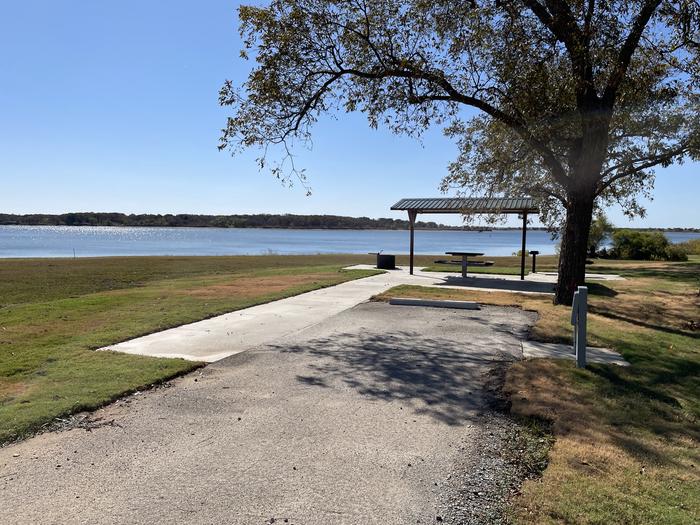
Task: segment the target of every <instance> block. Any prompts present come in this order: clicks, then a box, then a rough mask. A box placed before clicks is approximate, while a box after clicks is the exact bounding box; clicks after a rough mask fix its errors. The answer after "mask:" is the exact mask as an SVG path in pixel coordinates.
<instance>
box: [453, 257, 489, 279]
mask: <svg viewBox="0 0 700 525" xmlns="http://www.w3.org/2000/svg"><path fill="white" fill-rule="evenodd" d="M445 253H446V254H447V255H454V256H457V255H459V256H461V257H462V277H466V276H467V258H468V257H480V256H482V255H484V254H483V253H478V252H445Z"/></svg>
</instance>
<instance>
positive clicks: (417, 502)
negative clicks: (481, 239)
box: [0, 303, 534, 525]
mask: <svg viewBox="0 0 700 525" xmlns="http://www.w3.org/2000/svg"><path fill="white" fill-rule="evenodd" d="M533 315H534V314H531V313H528V312H523V311H521V310H520V309H516V308H497V307H485V308H484V309H482V310H480V311H464V310H445V309H429V308H416V307H400V306H389V305H387V304H384V303H364V304H361V305H359V306H357V307H355V308H352V309H350V310H347V311H345V312H343V313H341V314H339V315H336V316H334V317H331V318H330V319H327V320H326V321H323V322H322V323H320V324H317V325H315V326H312V327H310V328H306V329H304V330H302V331H300V332H297V333H294V334H290V335H288V336H286V337H284V338H281V339H279V340H277V341H276V342H275V343H274V344H268V345H265V346H261V347H257V348H254V349H252V350H249V351H246V352H243V353H241V354H237V355H235V356H232V357H230V358H227V359H224V360H222V361H219V362H217V363H214V364H212V365H209V366H208V367H206V368H204V369H202V370H200V371H197V372H195V373H192V374H190V375H188V376H186V377H184V378H181V379H179V380H176V381H173V382H172V383H171V385H170V386H169V387H167V388H166V387H163V388H158V389H155V390H153V391H149V392H144V393H142V394H140V395H134V396H130V397H129V398H127V399H125V400H122V401H119V402H117V403H115V404H113V405H111V406H109V407H107V408H105V409H103V410H100V411H98V412H96V413H94V414H91V415H90V416H89V418H87V419H86V418H84V417H83V418H82V419H80V418H76V421H77V422H78V423H79V424H76V425H74V426H75V428H72V429H69V430H66V431H62V432H51V433H47V434H43V435H40V436H37V437H35V438H32V439H29V440H27V441H25V442H22V443H18V444H15V445H12V446H8V447H5V448H3V449H0V501H2V505H0V522H2V523H90V524H94V523H154V522H185V521H186V522H189V523H231V524H265V523H296V524H304V525H308V524H329V523H333V524H358V523H363V524H368V523H378V524H379V523H381V524H404V523H437V522H446V523H493V522H497V520H498V519H499V515H500V514H499V513H500V510H499V509H500V508H501V506H502V500H503V498H504V497H505V494H506V493H507V492H508V490H510V488H509V484H510V483H511V480H510V477H511V474H510V473H509V470H508V465H507V464H506V463H507V461H506V460H504V458H503V456H502V455H501V454H500V447H501V444H502V442H503V441H504V440H505V439H507V436H508V432H509V430H508V428H507V425H508V423H507V422H505V423H504V422H503V421H501V420H499V419H498V418H499V416H497V415H494V414H493V413H492V411H491V409H490V408H489V405H488V402H487V401H488V399H487V395H486V394H485V391H484V385H485V383H486V382H487V381H488V378H489V374H490V372H492V371H493V370H494V368H496V367H498V366H500V365H502V364H503V363H504V362H508V361H510V360H513V359H515V358H518V357H519V356H520V352H521V348H520V342H519V341H520V338H522V337H523V336H524V334H525V333H526V332H527V329H528V327H529V325H530V324H531V323H532V322H533V321H534V318H533ZM494 418H496V419H494Z"/></svg>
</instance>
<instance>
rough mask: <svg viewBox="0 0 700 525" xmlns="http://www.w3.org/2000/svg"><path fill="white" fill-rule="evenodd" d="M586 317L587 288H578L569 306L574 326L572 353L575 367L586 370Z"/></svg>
mask: <svg viewBox="0 0 700 525" xmlns="http://www.w3.org/2000/svg"><path fill="white" fill-rule="evenodd" d="M587 317H588V288H587V287H585V286H579V287H578V290H577V291H576V292H574V302H573V305H572V306H571V324H572V325H574V351H575V352H576V366H577V367H578V368H586V344H587V342H586V329H587V327H586V324H587Z"/></svg>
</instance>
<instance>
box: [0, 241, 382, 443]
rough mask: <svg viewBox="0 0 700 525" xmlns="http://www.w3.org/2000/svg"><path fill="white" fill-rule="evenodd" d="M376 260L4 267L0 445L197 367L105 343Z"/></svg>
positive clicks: (303, 287)
mask: <svg viewBox="0 0 700 525" xmlns="http://www.w3.org/2000/svg"><path fill="white" fill-rule="evenodd" d="M369 260H371V257H365V256H352V255H342V256H340V255H322V256H288V257H287V256H261V257H112V258H96V259H32V260H17V259H5V260H0V444H2V443H3V442H7V441H10V440H14V439H17V438H20V437H23V436H26V435H28V434H30V433H32V432H34V431H36V430H38V429H39V428H40V427H41V426H42V425H44V424H46V423H48V422H50V421H51V420H53V419H54V418H56V417H59V416H62V415H66V414H69V413H72V412H76V411H80V410H84V409H91V408H95V407H98V406H100V405H103V404H105V403H107V402H109V401H111V400H113V399H115V398H117V397H119V396H121V395H123V394H125V393H128V392H130V391H134V390H137V389H140V388H144V387H146V386H148V385H151V384H154V383H158V382H160V381H163V380H166V379H168V378H171V377H173V376H176V375H178V374H182V373H184V372H187V371H189V370H192V369H193V368H196V367H197V366H199V364H198V363H193V362H188V361H183V360H180V359H157V358H149V357H142V356H136V355H127V354H118V353H114V352H94V351H93V350H94V349H95V348H99V347H102V346H105V345H108V344H113V343H116V342H119V341H123V340H126V339H130V338H133V337H136V336H139V335H144V334H148V333H151V332H155V331H158V330H162V329H165V328H169V327H173V326H177V325H180V324H184V323H188V322H193V321H197V320H200V319H204V318H206V317H211V316H213V315H217V314H221V313H224V312H228V311H231V310H236V309H240V308H245V307H248V306H252V305H255V304H259V303H264V302H268V301H272V300H275V299H279V298H282V297H287V296H290V295H295V294H299V293H302V292H305V291H309V290H313V289H317V288H321V287H324V286H329V285H333V284H337V283H340V282H343V281H348V280H350V279H356V278H359V277H364V276H367V275H371V274H373V273H374V272H372V271H351V272H343V271H340V269H341V268H342V267H343V266H346V265H348V264H354V263H359V262H368V261H369Z"/></svg>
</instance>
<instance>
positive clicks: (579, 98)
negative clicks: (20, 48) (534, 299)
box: [220, 0, 700, 304]
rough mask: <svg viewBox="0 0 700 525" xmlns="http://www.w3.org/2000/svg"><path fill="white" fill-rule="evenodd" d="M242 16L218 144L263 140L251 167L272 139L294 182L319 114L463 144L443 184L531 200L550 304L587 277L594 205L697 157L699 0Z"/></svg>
mask: <svg viewBox="0 0 700 525" xmlns="http://www.w3.org/2000/svg"><path fill="white" fill-rule="evenodd" d="M239 17H240V21H241V25H240V30H241V34H242V36H243V38H244V42H245V49H244V50H243V51H242V56H244V57H248V54H249V53H250V54H251V55H252V57H253V58H254V60H255V61H256V62H257V65H256V67H255V68H254V69H253V70H252V72H251V73H250V75H249V77H248V79H247V81H246V82H245V83H244V85H243V86H240V87H236V86H234V85H233V83H232V82H230V81H229V82H226V83H225V85H224V86H223V88H222V89H221V92H220V103H221V104H222V105H224V106H231V107H232V115H231V116H230V117H229V118H228V121H227V124H226V127H225V128H224V130H223V133H222V137H221V144H220V147H221V148H222V149H224V148H230V149H231V150H232V151H233V152H236V151H238V150H239V149H240V148H247V147H259V148H261V150H262V151H263V153H262V154H261V157H260V159H259V161H260V165H261V167H262V166H265V165H266V158H267V157H268V153H269V152H270V151H273V150H274V148H275V147H279V148H280V154H279V155H280V156H279V157H278V161H277V162H276V163H274V164H272V167H271V171H272V172H273V173H274V174H275V175H276V176H277V177H279V178H282V179H284V180H290V179H291V178H293V177H295V176H296V177H298V178H299V179H300V180H301V181H302V182H304V181H305V175H304V172H303V170H301V169H298V168H297V167H296V166H295V165H294V157H293V155H292V153H293V151H294V149H293V148H294V147H295V146H298V145H302V146H303V145H308V144H309V141H310V137H311V128H312V126H313V124H314V123H315V122H316V121H317V119H318V118H319V116H320V115H321V114H322V113H326V112H334V111H338V110H345V111H356V110H359V111H362V112H364V113H365V114H366V115H367V118H368V120H369V124H370V126H372V127H377V126H379V125H384V126H387V127H388V128H389V129H390V130H392V131H394V132H396V133H405V134H408V135H415V136H417V135H420V134H421V132H423V131H424V130H426V129H427V128H428V127H430V126H433V125H440V126H444V127H445V129H446V133H447V135H448V136H450V137H453V138H454V139H455V140H456V141H457V144H458V145H459V148H460V153H459V155H458V157H457V159H456V160H455V161H454V162H453V163H452V164H451V165H450V166H449V171H448V175H447V177H446V178H445V180H444V181H443V184H442V188H443V189H447V188H452V187H457V188H458V189H459V190H460V191H465V192H466V191H469V192H471V193H472V194H477V195H485V196H491V195H493V196H496V195H502V194H505V193H507V194H509V195H532V196H534V197H536V198H537V199H538V200H539V204H540V207H541V212H542V215H541V217H542V219H543V220H544V221H545V223H546V224H547V225H549V226H550V227H552V228H556V229H559V230H561V231H562V242H561V257H560V262H559V278H558V283H557V290H556V294H555V302H556V303H565V304H570V303H571V300H572V298H573V292H574V290H575V289H576V286H578V285H580V284H583V282H584V276H585V259H586V252H587V249H588V234H589V229H590V225H591V220H592V216H593V210H594V209H595V207H596V206H597V205H598V206H600V205H601V204H608V203H611V202H619V203H620V204H621V205H622V206H623V209H624V210H625V211H626V213H628V214H629V215H630V216H634V215H636V214H643V213H644V209H643V207H642V206H641V205H640V203H639V201H638V200H637V197H638V196H639V195H649V193H650V191H651V189H652V187H653V181H654V172H653V169H654V167H656V166H667V165H669V164H671V163H674V162H682V161H683V160H684V159H687V158H692V159H697V158H698V152H699V150H700V147H699V142H700V139H699V138H698V137H700V134H698V131H699V130H700V124H699V122H698V120H699V116H698V111H697V110H698V104H699V99H700V71H699V70H700V60H699V54H700V34H699V32H700V29H699V28H700V4H699V1H698V0H678V1H663V0H631V1H623V0H606V1H602V0H485V1H480V0H467V1H459V0H404V1H398V0H272V1H271V2H269V4H268V5H266V6H264V7H252V6H242V7H240V9H239ZM474 110H477V114H476V115H474V114H473V113H474ZM270 148H272V149H270ZM562 221H563V226H562Z"/></svg>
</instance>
